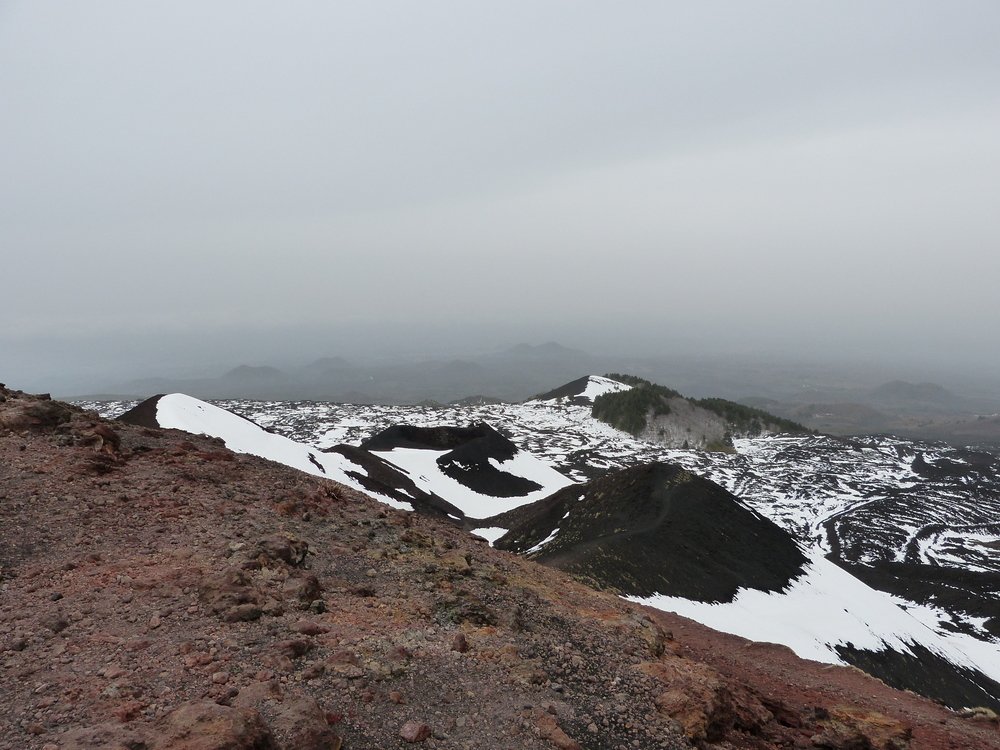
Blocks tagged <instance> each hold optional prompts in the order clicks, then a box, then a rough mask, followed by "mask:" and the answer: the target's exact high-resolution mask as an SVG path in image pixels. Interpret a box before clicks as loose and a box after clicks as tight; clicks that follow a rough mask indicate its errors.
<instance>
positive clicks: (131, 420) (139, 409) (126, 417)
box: [117, 393, 164, 428]
mask: <svg viewBox="0 0 1000 750" xmlns="http://www.w3.org/2000/svg"><path fill="white" fill-rule="evenodd" d="M163 395H164V394H162V393H161V394H159V395H156V396H150V397H149V398H147V399H146V400H145V401H142V402H140V403H138V404H136V405H135V406H133V407H132V408H131V409H129V410H128V411H127V412H125V413H124V414H121V415H119V417H118V419H117V421H118V422H127V423H128V424H134V425H138V426H139V427H153V428H157V427H159V426H160V423H159V422H157V421H156V405H157V404H158V403H159V401H160V399H161V398H163Z"/></svg>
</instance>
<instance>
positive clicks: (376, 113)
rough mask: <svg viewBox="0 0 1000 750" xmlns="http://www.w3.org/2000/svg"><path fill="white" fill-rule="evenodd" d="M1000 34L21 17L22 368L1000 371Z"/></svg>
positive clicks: (29, 10)
mask: <svg viewBox="0 0 1000 750" xmlns="http://www.w3.org/2000/svg"><path fill="white" fill-rule="evenodd" d="M998 39H1000V3H996V2H994V1H993V0H984V1H982V2H971V1H964V0H959V1H958V2H952V3H944V2H940V1H939V0H938V1H935V2H919V1H915V0H905V1H902V2H870V0H865V1H863V2H850V1H845V0H837V1H836V2H833V1H830V2H809V3H806V2H801V1H800V0H795V1H794V2H754V3H747V2H735V1H734V2H706V1H705V0H698V1H697V2H694V1H692V2H685V3H680V2H666V1H664V0H657V1H656V2H585V1H581V0H567V1H566V2H551V1H544V0H543V1H541V2H540V1H539V0H532V1H531V2H517V1H515V0H507V1H505V2H503V3H469V2H457V1H456V2H419V3H417V2H411V1H409V0H405V1H399V2H360V1H359V2H352V3H341V2H330V1H324V2H309V1H307V0H297V1H296V2H294V3H279V2H268V3H264V2H252V1H249V0H234V1H232V2H225V1H224V0H213V2H210V3H206V2H202V1H199V2H183V1H182V0H172V1H171V2H169V3H155V4H153V3H136V2H128V1H122V2H85V1H79V0H72V1H70V0H66V1H65V2H54V1H53V2H44V1H39V0H30V1H29V0H21V1H11V0H6V1H5V0H0V249H2V256H0V288H2V294H0V368H2V371H0V379H6V380H7V382H9V383H10V384H11V385H14V386H16V387H36V386H37V387H41V386H43V385H44V378H46V377H52V376H54V374H55V373H56V372H60V373H62V374H63V375H65V374H66V373H67V372H73V371H76V370H79V371H80V372H81V373H83V372H88V373H90V372H91V371H93V372H96V371H98V370H100V369H101V366H102V365H101V362H97V361H95V358H94V356H93V353H94V351H98V352H99V354H100V357H99V358H98V359H100V360H101V361H102V362H103V363H104V364H105V365H108V364H109V363H123V365H122V366H124V363H129V362H130V363H131V364H130V366H132V367H133V368H135V367H138V368H139V369H141V368H142V367H143V366H145V367H147V369H151V370H156V368H158V367H162V366H163V362H159V361H157V360H156V358H155V357H152V356H151V355H150V352H152V351H154V350H156V349H158V348H159V349H161V350H162V351H163V352H165V353H166V354H165V356H166V359H168V360H169V361H170V362H171V363H173V364H174V365H177V364H190V362H188V360H190V361H191V362H194V361H196V360H197V359H198V358H203V357H204V356H205V350H204V348H203V347H201V346H196V345H195V343H194V342H196V341H197V342H201V344H204V345H205V346H208V347H209V349H210V350H212V351H213V352H214V353H215V355H217V356H218V358H219V359H220V361H221V360H224V359H226V357H227V356H229V355H230V354H231V356H232V357H236V358H239V359H242V360H244V361H249V360H252V359H253V358H254V356H257V359H258V361H257V362H250V363H251V364H259V363H263V362H265V361H267V359H268V357H272V358H273V356H278V355H279V354H280V355H282V356H283V355H284V354H289V353H295V354H296V356H301V357H306V358H307V357H308V356H312V353H311V352H308V351H306V349H308V348H309V346H308V345H305V344H303V343H301V340H300V339H301V337H297V333H298V332H302V333H308V334H309V335H312V336H316V338H315V339H314V341H315V347H314V348H315V352H314V356H315V357H320V356H329V355H333V354H338V353H341V352H340V351H339V350H340V349H343V350H345V352H346V350H348V349H351V348H352V347H355V348H356V347H357V346H358V341H357V339H358V338H359V336H361V333H359V332H363V337H364V338H371V339H372V344H373V345H375V346H377V345H379V342H381V345H382V346H383V347H390V348H391V347H393V346H396V345H397V344H398V345H402V344H401V342H406V343H407V345H408V346H410V347H419V346H420V345H422V344H421V342H422V341H423V339H422V337H426V341H428V342H430V341H433V340H434V334H435V333H444V334H449V333H450V332H451V333H454V335H455V336H456V341H457V338H458V337H459V336H460V335H461V336H465V337H466V340H465V341H464V343H463V346H468V342H469V340H471V338H470V337H471V335H472V334H474V333H476V332H479V334H480V341H481V345H482V347H483V349H489V348H491V347H493V346H497V345H500V344H503V343H505V341H507V340H509V341H510V342H511V343H512V342H514V341H515V340H518V339H524V340H528V341H530V342H531V343H541V342H543V341H547V340H550V339H553V338H555V339H558V340H560V341H562V342H564V343H566V344H567V345H574V346H580V347H582V348H590V349H594V350H599V349H601V348H602V347H610V346H612V344H615V343H617V344H618V345H619V346H625V345H626V344H628V345H629V346H633V345H634V346H638V344H637V343H635V342H638V341H640V340H642V341H645V342H647V344H648V346H649V347H650V348H651V349H652V350H656V349H657V348H658V347H661V348H666V347H669V346H673V345H679V344H678V342H686V345H688V346H694V347H696V348H697V347H704V349H705V350H706V351H708V352H711V351H714V350H725V349H744V350H746V351H754V350H757V351H767V350H772V349H773V350H775V351H777V350H780V349H786V350H787V349H799V350H801V351H803V352H823V351H827V352H829V351H845V352H846V351H854V352H856V353H858V356H862V357H873V358H878V357H884V356H901V355H902V354H904V353H905V354H908V355H910V356H914V357H926V358H928V359H940V358H942V357H944V358H954V361H955V362H957V363H960V364H962V365H963V366H966V365H968V366H973V365H975V364H977V363H982V362H986V361H996V358H997V356H998V344H1000V336H998V325H1000V302H998V294H997V285H998V281H1000V44H998V43H997V40H998ZM352 331H353V336H354V338H353V339H351V336H352V334H351V332H352ZM317 332H320V333H318V334H317ZM590 332H593V333H590ZM227 338H229V339H230V340H231V341H234V342H235V341H237V340H238V341H241V342H244V343H242V344H240V346H238V347H237V346H235V345H234V349H233V351H232V352H228V350H226V348H225V345H224V344H222V343H220V342H223V341H225V340H226V339H227ZM249 340H256V341H259V342H261V343H260V345H259V349H258V351H256V352H252V351H251V350H248V349H247V348H246V346H247V345H246V344H245V342H246V341H249ZM116 341H117V342H121V345H120V346H117V347H116V345H115V344H114V342H116ZM185 341H189V342H191V346H190V348H185V345H184V342H185ZM292 341H295V342H298V343H296V345H295V346H291V347H289V346H286V349H288V351H286V350H284V349H281V348H280V347H277V346H276V342H285V343H286V345H287V344H288V342H292ZM139 342H141V343H139ZM205 342H209V343H205ZM211 342H215V343H214V344H213V343H211ZM91 343H93V346H91ZM161 343H162V346H161ZM427 345H428V346H430V344H427ZM437 346H439V347H440V346H442V345H441V344H437ZM456 346H457V344H456ZM213 347H214V349H213ZM240 347H243V348H240ZM296 347H298V348H297V349H296ZM83 349H89V350H90V351H91V355H90V358H89V359H88V356H85V355H84V354H83V353H82V350H83ZM292 349H296V351H295V352H291V350H292ZM348 353H349V352H348ZM653 353H655V351H654V352H653ZM130 357H131V360H130ZM136 358H140V359H141V361H139V362H138V364H137V362H136V361H133V360H135V359H136ZM143 358H144V359H143ZM148 374H157V372H155V371H153V372H149V373H148ZM16 377H20V378H23V379H24V380H23V381H17V382H15V379H16ZM24 381H27V382H26V383H25V384H24V386H22V382H24ZM36 381H37V382H36Z"/></svg>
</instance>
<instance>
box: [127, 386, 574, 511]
mask: <svg viewBox="0 0 1000 750" xmlns="http://www.w3.org/2000/svg"><path fill="white" fill-rule="evenodd" d="M133 412H136V413H140V412H141V414H142V415H144V417H145V419H146V420H147V421H146V422H140V423H145V424H148V425H150V426H158V427H162V428H173V429H179V430H184V431H186V432H191V433H194V434H204V435H211V436H213V437H218V438H220V439H222V440H223V442H225V444H226V447H228V448H229V449H230V450H233V451H236V452H238V453H249V454H251V455H255V456H260V457H261V458H267V459H269V460H271V461H276V462H278V463H282V464H285V465H287V466H291V467H293V468H295V469H299V470H300V471H304V472H306V473H308V474H314V475H317V476H322V477H326V478H327V479H333V480H335V481H337V482H341V483H342V484H346V485H348V486H349V487H354V488H355V489H358V490H361V491H363V492H366V493H368V494H370V495H373V496H374V497H376V499H378V500H381V501H382V502H385V503H387V504H389V505H391V506H393V507H396V508H405V509H407V510H413V509H419V510H428V506H429V507H430V509H437V510H440V511H443V512H444V513H445V514H446V515H449V516H451V517H452V518H454V519H456V520H459V519H462V518H463V517H465V516H470V517H473V518H482V517H486V516H491V515H494V514H496V513H502V512H503V511H506V510H510V509H511V508H513V507H516V506H518V505H523V504H525V503H530V502H533V501H535V500H538V499H540V498H542V497H546V496H547V495H550V494H552V493H553V492H555V491H556V490H558V489H560V488H562V487H565V486H566V485H568V484H572V480H571V479H569V478H568V477H566V476H565V475H563V474H560V473H559V472H558V471H556V470H555V469H553V468H552V467H551V466H549V465H547V464H546V463H544V462H543V461H540V460H538V459H537V458H535V457H534V456H532V455H530V454H529V453H526V452H524V451H520V450H518V449H517V446H515V445H514V444H512V443H509V441H506V439H505V438H502V437H501V436H500V435H499V433H495V431H492V430H491V432H493V434H494V435H495V439H496V440H499V441H504V442H505V443H507V444H508V445H501V446H500V448H501V453H499V454H497V455H498V456H499V460H498V459H497V458H492V457H487V460H488V465H487V467H488V469H491V470H492V471H493V472H494V473H495V474H496V475H498V476H506V477H509V478H511V479H513V480H515V481H516V480H520V481H521V482H522V483H523V486H524V489H523V490H522V491H514V492H511V491H508V492H502V493H497V492H495V491H491V490H490V489H489V488H488V487H487V488H479V489H478V490H477V489H476V488H474V487H473V486H470V483H469V480H468V479H466V478H465V477H464V476H463V474H466V473H467V471H463V469H465V470H467V469H468V468H469V465H468V461H469V454H468V453H465V454H463V453H460V452H459V451H457V450H456V449H455V448H452V449H442V450H433V449H430V448H427V447H426V446H425V447H418V448H413V447H398V446H396V447H392V446H389V447H390V449H389V450H382V451H375V450H365V449H358V448H355V449H354V450H350V449H349V448H350V447H349V446H345V447H339V448H333V449H327V450H325V451H321V450H318V449H316V448H312V447H310V446H308V445H305V444H303V443H300V442H298V441H296V440H292V439H290V438H287V437H284V436H282V435H277V434H274V433H272V432H268V431H267V430H265V429H263V428H262V427H260V426H259V425H257V424H256V423H254V422H252V421H250V419H247V418H244V417H242V416H239V415H237V414H235V413H233V412H230V411H227V410H226V409H223V408H220V407H219V406H215V405H213V404H209V403H207V402H204V401H201V400H199V399H196V398H192V397H190V396H186V395H184V394H180V393H174V394H170V395H165V396H158V397H155V398H154V399H150V400H148V401H147V402H144V403H143V404H140V405H139V406H137V407H136V408H135V409H134V410H133ZM133 412H129V413H128V414H126V415H123V417H122V418H123V419H125V421H133V422H135V421H137V419H138V417H136V416H135V415H133ZM486 429H490V428H486ZM383 445H385V443H384V442H383ZM508 446H509V447H508ZM455 454H457V455H458V458H459V460H457V461H456V460H451V461H448V460H447V459H448V458H449V457H452V456H454V455H455ZM463 457H464V458H465V462H464V463H463V462H462V458H463ZM373 461H374V462H376V464H382V465H376V466H373ZM389 467H391V469H392V470H394V471H395V472H398V473H401V474H402V475H403V476H402V477H400V476H387V474H389V473H390V468H389ZM449 469H451V470H450V471H449ZM374 473H378V474H379V476H378V478H377V479H376V478H375V477H373V476H371V475H372V474H374Z"/></svg>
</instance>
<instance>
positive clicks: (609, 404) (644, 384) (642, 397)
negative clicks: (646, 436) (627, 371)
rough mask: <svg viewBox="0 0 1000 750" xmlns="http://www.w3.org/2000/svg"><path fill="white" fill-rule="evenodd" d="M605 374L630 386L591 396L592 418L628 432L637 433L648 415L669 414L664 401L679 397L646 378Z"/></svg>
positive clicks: (677, 394)
mask: <svg viewBox="0 0 1000 750" xmlns="http://www.w3.org/2000/svg"><path fill="white" fill-rule="evenodd" d="M606 377H608V378H611V379H612V380H617V381H618V382H619V383H626V384H627V385H631V386H632V388H631V389H630V390H627V391H620V392H619V393H605V394H603V395H601V396H598V397H597V398H595V399H594V408H593V410H592V412H591V413H592V414H593V416H594V418H595V419H599V420H601V421H602V422H606V423H607V424H609V425H611V426H612V427H615V428H617V429H619V430H623V431H625V432H627V433H629V434H631V435H638V434H639V433H640V432H642V431H643V429H645V427H646V420H647V419H648V418H649V416H650V415H652V416H653V417H657V416H660V415H663V414H669V413H670V404H669V403H668V401H669V400H670V399H672V398H679V397H680V395H681V394H679V393H678V392H677V391H675V390H672V389H670V388H665V387H664V386H662V385H654V384H653V383H650V382H649V381H648V380H643V379H642V378H637V377H635V376H634V375H619V374H617V373H613V374H611V375H607V376H606Z"/></svg>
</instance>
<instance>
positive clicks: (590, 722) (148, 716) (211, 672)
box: [0, 386, 997, 750]
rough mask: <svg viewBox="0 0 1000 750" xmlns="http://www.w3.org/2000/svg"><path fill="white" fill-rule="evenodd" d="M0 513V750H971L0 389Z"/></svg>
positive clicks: (193, 449)
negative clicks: (416, 749) (416, 747)
mask: <svg viewBox="0 0 1000 750" xmlns="http://www.w3.org/2000/svg"><path fill="white" fill-rule="evenodd" d="M0 511H2V516H0V518H2V521H3V523H2V524H0V566H2V569H3V581H2V586H0V604H2V606H0V748H2V749H3V750H42V749H43V748H45V749H46V750H48V749H50V748H53V747H55V748H59V749H60V750H94V749H95V748H116V747H129V748H148V749H149V750H192V748H196V747H197V748H216V749H219V748H229V749H230V750H239V749H243V748H245V749H249V748H255V749H256V750H320V749H323V750H331V749H334V750H335V749H336V748H341V747H342V748H344V749H345V750H351V749H355V750H360V749H362V748H385V749H387V750H392V749H393V748H403V747H410V746H412V744H413V743H414V742H421V741H422V742H424V743H425V745H424V746H426V747H438V748H454V749H455V750H457V749H458V748H486V747H489V748H498V749H499V750H504V749H506V748H511V749H513V748H517V749H520V748H540V749H543V750H544V749H552V748H561V749H562V750H573V748H584V747H586V748H593V749H594V750H611V749H613V748H620V747H630V748H632V747H634V748H639V750H647V749H650V750H651V749H652V748H661V749H662V748H683V747H692V746H696V747H702V748H706V749H707V748H717V747H731V748H755V749H756V750H772V749H773V750H777V748H787V747H809V746H813V747H825V748H828V749H830V748H836V749H840V750H847V748H857V747H873V748H876V747H877V748H889V747H894V748H905V747H907V746H908V745H909V746H911V747H914V748H920V749H921V750H944V748H948V747H962V748H968V749H969V750H987V749H988V748H992V747H995V746H996V738H997V733H996V732H997V730H996V727H995V726H994V725H993V724H991V723H990V722H989V720H988V719H976V718H974V717H971V718H969V719H963V718H960V717H959V716H957V715H955V714H952V713H950V712H947V711H946V710H944V709H943V708H942V707H940V706H938V705H936V704H934V703H932V702H930V701H927V700H925V699H921V698H919V697H917V696H914V695H912V694H907V693H901V692H897V691H893V690H891V689H890V688H887V687H886V686H885V685H883V684H881V683H879V682H877V681H875V680H871V679H869V678H866V677H864V676H863V675H861V674H859V673H857V672H856V671H848V670H840V669H836V668H834V669H832V670H831V669H829V668H822V667H820V666H818V665H816V664H814V663H810V662H805V661H802V660H799V659H795V658H794V657H792V656H790V655H789V654H787V653H775V652H774V651H773V647H771V649H772V650H770V651H768V650H767V649H766V648H762V644H751V643H747V642H745V641H741V640H739V639H736V638H734V637H732V636H721V635H720V634H717V633H716V634H713V633H712V632H711V631H710V630H708V629H705V628H701V627H698V626H696V624H695V623H692V622H690V621H686V620H684V619H683V618H679V617H676V616H669V617H668V616H665V615H664V616H662V618H663V619H662V622H663V623H665V624H669V626H670V627H671V628H672V629H673V630H674V632H675V633H676V635H672V634H671V633H669V632H667V631H666V630H664V629H663V627H662V626H661V625H659V624H658V621H657V618H659V617H660V615H659V614H658V613H656V612H653V611H645V610H643V609H642V608H640V607H639V606H638V605H635V604H630V603H627V602H624V601H622V600H621V599H620V598H618V597H613V596H610V595H608V594H604V593H600V592H595V591H593V590H591V589H588V588H586V587H584V586H582V585H580V584H578V583H576V582H575V581H573V580H572V579H570V578H568V577H567V576H565V575H564V574H562V573H561V572H559V571H556V570H552V569H550V568H545V567H542V566H538V565H536V564H534V563H532V562H531V561H528V560H524V559H522V558H519V557H516V556H512V555H509V554H507V553H504V552H502V551H499V550H494V549H491V548H490V547H489V546H487V545H486V544H484V543H482V542H481V541H479V540H477V539H476V538H475V537H471V536H469V535H467V534H464V533H463V532H461V531H460V530H459V529H457V528H456V527H455V525H454V524H453V523H451V522H444V521H442V520H440V519H435V518H429V517H425V516H421V515H419V514H414V513H409V512H400V511H397V510H393V509H391V508H388V507H387V506H385V505H384V504H380V503H377V502H375V501H373V500H371V499H369V498H367V497H365V496H364V495H362V494H360V493H357V492H355V491H353V490H351V489H350V488H347V487H345V486H343V485H339V484H337V483H335V482H332V481H330V480H327V479H323V478H321V477H317V476H310V475H307V474H304V473H303V472H301V471H298V470H295V469H292V468H290V467H286V466H282V465H280V464H275V463H273V462H270V461H266V460H262V459H260V458H257V457H255V456H251V455H248V454H237V453H233V452H231V451H229V450H227V449H226V448H225V447H223V446H222V444H221V443H220V441H219V440H218V439H216V438H210V437H206V436H201V435H194V434H189V433H184V432H180V431H177V430H170V429H160V428H152V427H139V426H134V425H129V424H126V423H122V422H117V423H109V422H106V421H104V420H102V419H100V418H99V417H98V416H97V415H96V414H94V413H93V412H86V411H83V410H81V409H79V408H74V407H72V406H68V405H66V404H60V403H58V402H53V401H51V400H48V399H46V398H44V397H38V396H31V395H29V394H24V393H21V392H18V391H14V390H11V389H7V388H5V387H3V386H0ZM688 633H690V636H689V635H688ZM716 661H717V663H718V664H719V670H723V671H719V670H717V669H715V668H713V667H712V666H711V665H710V662H716ZM723 672H724V673H723ZM792 673H794V674H795V675H796V678H795V680H794V681H792V680H789V678H788V675H789V674H792ZM744 676H745V677H744ZM911 740H912V742H911Z"/></svg>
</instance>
